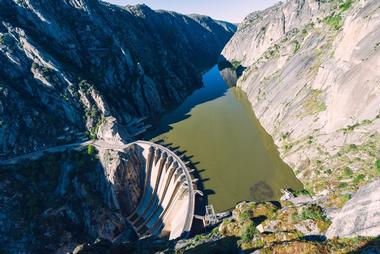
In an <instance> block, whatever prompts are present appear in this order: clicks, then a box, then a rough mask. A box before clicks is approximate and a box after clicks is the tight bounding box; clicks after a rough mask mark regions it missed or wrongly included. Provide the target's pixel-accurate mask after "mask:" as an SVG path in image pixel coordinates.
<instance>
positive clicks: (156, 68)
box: [0, 0, 235, 158]
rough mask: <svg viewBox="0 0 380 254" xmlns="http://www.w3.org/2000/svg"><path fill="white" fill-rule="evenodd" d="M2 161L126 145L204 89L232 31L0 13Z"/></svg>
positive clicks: (2, 8) (91, 14) (130, 14)
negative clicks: (63, 147) (144, 121)
mask: <svg viewBox="0 0 380 254" xmlns="http://www.w3.org/2000/svg"><path fill="white" fill-rule="evenodd" d="M0 20H1V22H0V86H1V87H0V89H1V90H0V102H1V103H0V157H2V158H6V157H12V156H14V155H17V154H23V153H28V152H32V151H35V150H40V149H42V148H45V147H50V146H54V145H57V144H63V143H71V142H73V141H77V140H80V139H83V138H85V136H87V137H90V138H94V137H98V138H102V139H106V140H109V141H112V142H118V141H121V140H132V139H134V135H135V134H138V133H139V132H140V131H141V130H143V129H144V126H141V124H139V123H138V120H139V119H141V118H142V117H149V116H151V115H153V114H159V113H161V112H163V111H164V110H167V109H168V108H170V107H172V106H174V105H176V104H178V103H179V102H181V101H182V100H183V99H184V98H185V97H186V96H187V95H189V94H190V93H191V92H192V91H193V90H194V89H195V88H197V87H199V86H201V79H200V74H201V73H202V72H203V71H205V70H206V69H207V68H209V67H210V66H211V65H213V64H215V63H216V60H217V58H218V56H219V53H220V51H221V50H222V48H223V46H224V45H225V43H226V42H227V41H228V40H229V38H230V37H231V36H232V35H233V33H234V31H235V27H234V26H233V25H231V24H228V23H223V22H220V21H214V20H212V19H211V18H208V17H202V16H194V17H188V16H184V15H181V14H177V13H173V12H165V11H153V10H151V9H149V8H148V7H147V6H145V5H139V6H127V7H123V8H122V7H117V6H114V5H111V4H108V3H105V2H100V1H97V0H79V1H76V0H68V1H63V0H61V1H48V2H46V1H38V0H32V1H29V0H28V1H26V0H25V1H23V0H14V1H13V0H4V1H1V3H0Z"/></svg>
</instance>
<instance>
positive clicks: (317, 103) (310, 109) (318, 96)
mask: <svg viewBox="0 0 380 254" xmlns="http://www.w3.org/2000/svg"><path fill="white" fill-rule="evenodd" d="M302 106H303V108H304V114H305V115H314V114H316V113H319V112H323V111H326V109H327V106H326V103H325V102H324V101H323V100H322V91H321V90H317V89H313V90H312V91H311V94H310V95H309V96H308V97H307V98H306V99H305V100H304V102H303V104H302Z"/></svg>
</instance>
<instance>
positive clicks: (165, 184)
mask: <svg viewBox="0 0 380 254" xmlns="http://www.w3.org/2000/svg"><path fill="white" fill-rule="evenodd" d="M128 150H129V151H131V150H133V153H135V154H136V153H137V156H135V157H136V158H140V159H138V160H140V162H139V163H141V164H142V165H141V169H142V170H143V171H145V172H144V174H143V176H142V178H143V179H144V180H143V181H144V183H143V187H142V188H141V192H142V193H141V195H140V199H139V201H138V203H137V205H136V206H135V207H134V209H133V211H132V212H131V213H130V214H129V215H128V216H127V220H128V222H129V223H130V224H131V225H132V227H133V228H134V230H135V232H136V233H137V235H138V236H139V237H140V238H144V237H149V236H157V237H165V238H169V239H176V238H178V237H181V236H187V235H188V234H189V233H190V230H191V227H192V223H193V218H194V207H195V190H194V186H193V179H192V177H191V175H190V172H189V170H188V168H187V167H186V164H185V163H184V162H183V161H182V160H181V158H179V156H177V155H176V154H175V153H174V152H173V151H171V150H170V149H168V148H166V147H164V146H161V145H158V144H155V143H152V142H145V141H138V142H134V143H131V144H129V145H128V147H127V148H126V149H125V151H126V152H127V151H128ZM141 160H142V161H141Z"/></svg>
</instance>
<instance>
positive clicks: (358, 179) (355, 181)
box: [353, 174, 365, 185]
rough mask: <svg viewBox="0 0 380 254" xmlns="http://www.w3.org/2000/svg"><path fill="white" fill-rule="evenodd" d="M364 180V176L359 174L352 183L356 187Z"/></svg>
mask: <svg viewBox="0 0 380 254" xmlns="http://www.w3.org/2000/svg"><path fill="white" fill-rule="evenodd" d="M364 179H365V175H364V174H360V175H357V176H355V178H354V180H353V183H354V184H355V185H358V184H359V183H360V182H362V181H363V180H364Z"/></svg>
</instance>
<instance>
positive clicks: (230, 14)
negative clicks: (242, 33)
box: [105, 0, 278, 23]
mask: <svg viewBox="0 0 380 254" xmlns="http://www.w3.org/2000/svg"><path fill="white" fill-rule="evenodd" d="M105 1H107V2H111V3H114V4H119V5H126V4H142V3H145V4H146V5H148V6H149V7H151V8H152V9H162V10H170V11H176V12H180V13H184V14H192V13H197V14H204V15H208V16H211V17H212V18H215V19H220V20H226V21H230V22H235V23H238V22H241V21H242V20H243V19H244V17H245V16H247V15H248V14H249V13H251V12H253V11H256V10H262V9H265V8H267V7H269V6H271V5H273V4H275V3H276V2H278V0H105Z"/></svg>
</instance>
